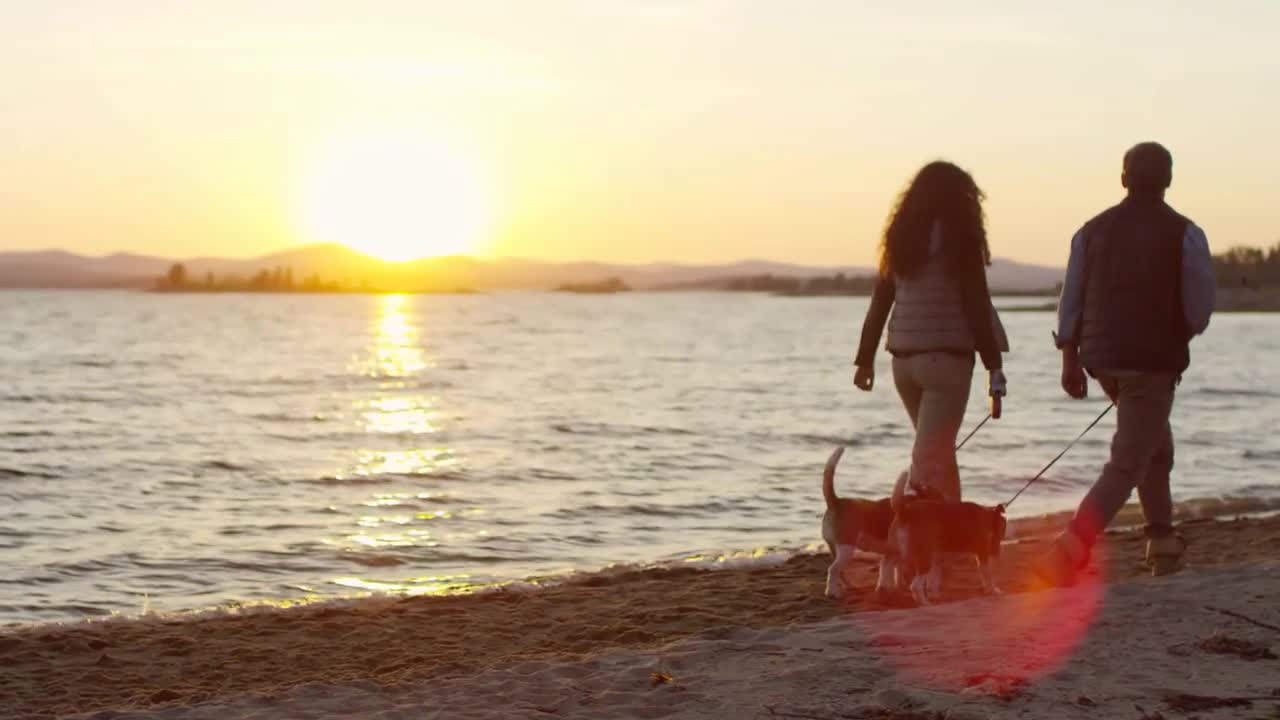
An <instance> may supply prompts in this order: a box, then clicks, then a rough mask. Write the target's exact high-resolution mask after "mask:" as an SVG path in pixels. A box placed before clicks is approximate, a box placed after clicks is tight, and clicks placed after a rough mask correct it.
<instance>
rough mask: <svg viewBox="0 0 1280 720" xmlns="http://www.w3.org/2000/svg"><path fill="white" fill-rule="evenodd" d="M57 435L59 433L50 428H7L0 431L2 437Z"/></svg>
mask: <svg viewBox="0 0 1280 720" xmlns="http://www.w3.org/2000/svg"><path fill="white" fill-rule="evenodd" d="M57 436H58V434H57V433H55V432H52V431H50V430H6V431H4V432H0V438H38V437H57Z"/></svg>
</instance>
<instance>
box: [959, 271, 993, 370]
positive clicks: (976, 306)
mask: <svg viewBox="0 0 1280 720" xmlns="http://www.w3.org/2000/svg"><path fill="white" fill-rule="evenodd" d="M965 263H966V264H965V267H962V268H960V300H961V303H962V304H963V305H964V316H965V320H966V321H967V322H968V323H969V331H970V332H972V333H973V341H974V345H975V346H976V347H977V348H978V355H979V356H980V357H981V358H982V364H983V366H984V367H986V368H987V370H1000V369H1002V368H1003V365H1004V358H1003V357H1001V355H1000V344H999V342H998V341H997V340H996V331H995V325H994V322H995V321H994V320H993V317H992V310H991V290H990V289H989V288H988V287H987V265H986V263H985V262H984V261H983V259H982V255H981V254H980V253H971V257H970V258H967V259H966V261H965Z"/></svg>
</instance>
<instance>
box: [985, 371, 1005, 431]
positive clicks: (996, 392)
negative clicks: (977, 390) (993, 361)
mask: <svg viewBox="0 0 1280 720" xmlns="http://www.w3.org/2000/svg"><path fill="white" fill-rule="evenodd" d="M1007 394H1009V387H1008V384H1007V382H1006V381H1005V379H1004V371H1003V370H992V371H991V373H990V375H989V376H988V379H987V395H988V396H989V398H990V403H991V405H990V407H991V417H992V418H994V419H996V420H999V419H1000V413H1001V411H1002V410H1003V409H1004V396H1005V395H1007Z"/></svg>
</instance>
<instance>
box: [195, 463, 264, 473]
mask: <svg viewBox="0 0 1280 720" xmlns="http://www.w3.org/2000/svg"><path fill="white" fill-rule="evenodd" d="M198 467H199V468H200V469H202V470H226V471H228V472H248V471H249V470H252V469H253V468H251V467H249V466H248V465H238V464H236V463H233V462H231V461H230V460H208V461H206V462H202V463H200V465H199V466H198Z"/></svg>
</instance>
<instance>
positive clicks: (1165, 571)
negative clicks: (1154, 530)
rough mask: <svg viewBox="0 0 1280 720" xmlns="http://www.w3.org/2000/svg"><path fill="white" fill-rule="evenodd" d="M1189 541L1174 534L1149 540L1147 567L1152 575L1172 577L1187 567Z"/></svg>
mask: <svg viewBox="0 0 1280 720" xmlns="http://www.w3.org/2000/svg"><path fill="white" fill-rule="evenodd" d="M1186 552H1187V541H1186V540H1184V539H1183V538H1182V536H1181V535H1178V534H1172V535H1165V536H1162V537H1155V538H1151V539H1149V540H1147V565H1148V566H1150V567H1151V574H1152V575H1154V576H1156V577H1160V576H1161V575H1172V574H1174V573H1176V572H1178V571H1179V570H1181V569H1182V568H1183V567H1185V566H1186Z"/></svg>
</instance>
